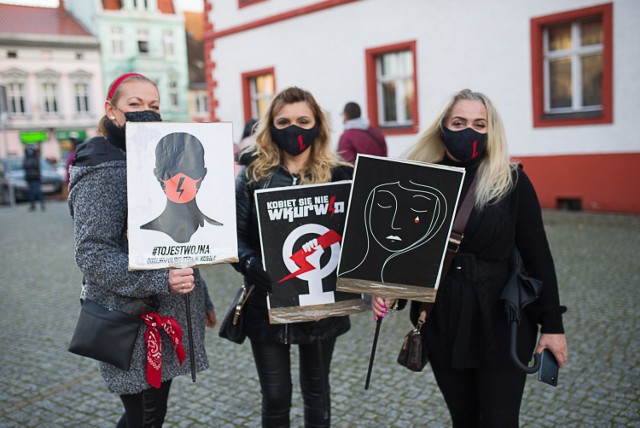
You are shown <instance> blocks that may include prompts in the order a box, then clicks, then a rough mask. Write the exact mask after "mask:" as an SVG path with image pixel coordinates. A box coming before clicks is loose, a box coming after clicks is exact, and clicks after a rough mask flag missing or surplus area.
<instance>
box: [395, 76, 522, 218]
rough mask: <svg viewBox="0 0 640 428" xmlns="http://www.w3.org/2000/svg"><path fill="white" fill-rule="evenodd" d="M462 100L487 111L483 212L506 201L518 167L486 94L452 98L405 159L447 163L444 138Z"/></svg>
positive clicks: (480, 194) (480, 191)
mask: <svg viewBox="0 0 640 428" xmlns="http://www.w3.org/2000/svg"><path fill="white" fill-rule="evenodd" d="M461 100H470V101H480V102H481V103H482V104H483V105H484V107H485V109H486V110H487V151H486V154H485V156H484V159H483V160H482V162H481V164H480V166H479V168H478V184H477V187H476V200H475V206H476V208H478V209H482V208H483V207H485V206H486V205H488V204H490V203H495V202H497V201H499V200H500V199H501V198H503V197H504V196H505V195H506V194H507V193H508V192H509V191H510V190H511V189H512V188H513V186H514V184H515V183H514V180H513V175H512V170H513V169H515V168H516V164H514V163H511V162H510V161H509V155H508V153H507V138H506V135H505V132H504V125H503V123H502V119H501V118H500V115H499V114H498V111H497V110H496V108H495V107H494V105H493V103H492V102H491V100H489V98H487V97H486V96H485V95H484V94H481V93H479V92H472V91H471V90H469V89H463V90H461V91H460V92H458V93H456V94H454V95H452V96H451V98H450V99H449V101H448V102H447V104H446V105H445V106H444V108H443V109H442V111H441V112H440V113H439V114H438V115H437V116H436V117H435V118H434V119H433V120H432V122H431V123H430V124H429V126H427V129H426V130H425V131H424V132H423V133H422V135H421V136H420V138H419V140H418V142H417V143H416V144H415V145H413V146H412V147H411V148H409V150H408V151H407V153H406V154H405V157H406V158H407V159H411V160H417V161H422V162H431V163H437V162H440V161H442V159H444V155H445V145H444V143H443V141H442V138H441V132H442V129H443V128H444V126H445V124H446V123H447V120H448V119H449V116H450V115H451V110H452V109H453V106H454V105H455V104H456V103H457V102H458V101H461Z"/></svg>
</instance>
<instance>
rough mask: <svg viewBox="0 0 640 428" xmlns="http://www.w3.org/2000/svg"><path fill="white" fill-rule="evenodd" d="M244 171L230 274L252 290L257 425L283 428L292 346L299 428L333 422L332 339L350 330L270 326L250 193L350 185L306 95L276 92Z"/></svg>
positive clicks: (328, 323)
mask: <svg viewBox="0 0 640 428" xmlns="http://www.w3.org/2000/svg"><path fill="white" fill-rule="evenodd" d="M240 160H241V162H242V163H243V164H244V165H245V167H243V169H242V170H241V171H240V173H239V174H238V178H237V180H236V213H237V228H238V257H239V262H238V263H237V264H236V269H237V270H238V271H240V272H241V273H242V274H243V275H244V281H245V284H246V285H247V287H250V286H252V285H255V289H254V291H253V293H252V294H250V297H249V299H248V301H247V303H246V305H245V307H244V309H243V311H244V312H243V313H244V315H243V316H244V317H245V320H244V328H245V332H246V334H247V336H248V337H249V339H250V341H251V349H252V351H253V356H254V361H255V364H256V369H257V371H258V376H259V378H260V387H261V388H260V389H261V392H262V425H263V426H264V427H286V426H289V410H290V408H291V395H292V386H291V361H290V347H291V345H292V344H295V345H298V347H299V348H298V350H299V365H300V387H301V390H302V398H303V401H304V421H305V422H304V423H305V426H308V427H328V426H330V423H331V414H330V409H331V405H330V396H329V367H330V364H331V358H332V356H333V349H334V345H335V343H336V338H337V337H338V336H340V335H342V334H344V333H346V332H347V331H348V330H349V328H350V322H349V318H348V317H347V316H343V317H332V318H325V319H322V320H319V321H309V322H299V323H293V324H274V325H271V324H269V318H268V312H267V293H269V292H271V290H272V281H271V278H270V277H269V274H268V273H267V272H265V271H264V270H263V268H262V260H261V256H260V254H261V252H260V236H259V232H258V220H257V213H256V206H255V202H254V198H253V194H254V191H255V190H256V189H264V188H275V187H285V186H295V185H298V184H312V183H326V182H332V181H340V180H349V179H351V178H352V175H353V169H352V167H351V166H350V165H348V164H345V163H343V162H341V161H340V160H339V159H338V158H337V157H336V156H335V155H334V154H333V153H332V151H331V147H330V133H329V126H328V123H327V118H326V116H325V114H324V113H323V111H322V109H321V108H320V106H319V105H318V103H317V102H316V100H315V99H314V97H313V95H311V93H309V92H308V91H305V90H303V89H300V88H296V87H290V88H286V89H284V90H282V91H281V92H280V93H278V94H277V95H276V96H275V97H274V98H273V100H272V101H271V105H270V106H269V108H268V110H267V112H266V114H265V116H264V117H263V118H262V120H261V122H260V124H259V126H258V130H257V136H256V144H255V145H253V146H251V147H249V148H247V149H246V150H245V151H244V152H242V155H241V157H240Z"/></svg>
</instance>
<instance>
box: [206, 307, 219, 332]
mask: <svg viewBox="0 0 640 428" xmlns="http://www.w3.org/2000/svg"><path fill="white" fill-rule="evenodd" d="M217 323H218V320H216V311H214V310H213V309H212V310H210V311H207V312H206V313H205V314H204V325H206V326H207V327H209V328H213V327H215V326H216V324H217Z"/></svg>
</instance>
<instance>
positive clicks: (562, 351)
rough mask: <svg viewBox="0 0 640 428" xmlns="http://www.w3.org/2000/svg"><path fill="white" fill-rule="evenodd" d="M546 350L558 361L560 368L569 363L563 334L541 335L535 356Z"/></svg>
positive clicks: (565, 339)
mask: <svg viewBox="0 0 640 428" xmlns="http://www.w3.org/2000/svg"><path fill="white" fill-rule="evenodd" d="M544 348H547V349H548V350H549V351H551V353H552V354H553V356H554V357H555V358H556V360H557V361H558V365H559V366H560V367H562V366H564V365H565V363H566V362H567V361H569V349H568V347H567V338H566V337H565V335H564V334H548V333H542V334H541V335H540V339H539V340H538V347H537V348H536V354H540V353H542V350H543V349H544Z"/></svg>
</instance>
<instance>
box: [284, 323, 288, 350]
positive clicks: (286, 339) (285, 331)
mask: <svg viewBox="0 0 640 428" xmlns="http://www.w3.org/2000/svg"><path fill="white" fill-rule="evenodd" d="M284 344H285V345H288V344H289V324H285V325H284Z"/></svg>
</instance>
